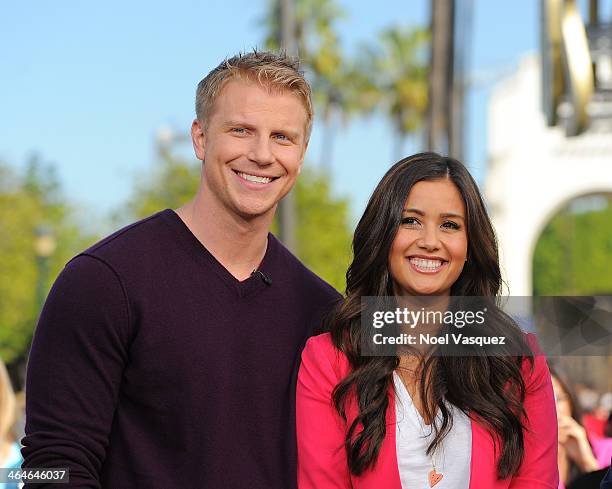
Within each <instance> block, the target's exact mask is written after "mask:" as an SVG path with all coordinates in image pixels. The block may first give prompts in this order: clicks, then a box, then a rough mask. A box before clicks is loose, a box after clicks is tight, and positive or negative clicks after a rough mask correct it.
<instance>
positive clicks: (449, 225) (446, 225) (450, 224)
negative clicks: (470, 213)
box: [442, 221, 461, 229]
mask: <svg viewBox="0 0 612 489" xmlns="http://www.w3.org/2000/svg"><path fill="white" fill-rule="evenodd" d="M442 227H444V228H446V229H459V228H460V227H461V226H459V224H457V223H456V222H453V221H446V222H445V223H444V224H442Z"/></svg>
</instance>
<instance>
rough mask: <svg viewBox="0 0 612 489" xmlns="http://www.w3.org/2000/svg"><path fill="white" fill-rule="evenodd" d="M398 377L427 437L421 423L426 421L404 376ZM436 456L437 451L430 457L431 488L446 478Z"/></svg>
mask: <svg viewBox="0 0 612 489" xmlns="http://www.w3.org/2000/svg"><path fill="white" fill-rule="evenodd" d="M397 375H398V377H399V380H400V382H401V383H402V385H403V387H404V390H405V391H406V393H407V394H408V396H409V397H410V399H411V401H412V407H413V408H414V411H415V413H416V415H417V418H418V422H419V426H420V429H421V434H422V435H423V436H425V430H424V426H423V425H422V424H421V421H423V422H424V421H425V420H424V419H422V416H421V415H420V413H419V411H418V409H417V408H416V405H415V404H414V400H413V399H412V395H411V394H410V391H409V389H408V386H407V385H406V383H405V382H404V379H403V376H402V374H401V373H400V372H399V371H398V372H397ZM432 423H435V419H434V420H433V421H432ZM434 456H435V450H434V453H432V454H431V456H430V457H429V459H430V460H431V470H430V471H429V474H428V475H427V479H428V481H429V487H433V486H435V485H436V484H437V483H438V482H440V481H441V480H442V478H443V477H444V474H443V473H442V472H438V471H437V469H436V464H435V462H434Z"/></svg>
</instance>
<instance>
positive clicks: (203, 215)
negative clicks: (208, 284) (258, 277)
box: [176, 194, 274, 281]
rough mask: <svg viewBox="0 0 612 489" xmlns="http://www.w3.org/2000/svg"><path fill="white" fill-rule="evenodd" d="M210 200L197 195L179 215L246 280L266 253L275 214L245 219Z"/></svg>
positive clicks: (223, 260)
mask: <svg viewBox="0 0 612 489" xmlns="http://www.w3.org/2000/svg"><path fill="white" fill-rule="evenodd" d="M207 200H208V199H203V198H202V197H201V195H200V194H198V195H197V196H196V197H195V199H194V200H193V201H191V202H189V203H188V204H185V205H184V206H182V207H180V208H179V209H177V210H176V213H177V214H178V215H179V217H180V218H181V219H182V220H183V222H184V223H185V225H186V226H187V227H188V228H189V230H190V231H191V232H192V233H193V235H194V236H195V237H196V238H198V240H199V241H200V243H202V244H203V245H204V247H205V248H206V249H207V250H208V251H209V252H210V253H211V254H212V255H213V256H214V257H215V259H216V260H217V261H218V262H220V263H221V264H222V265H223V266H224V267H225V269H226V270H227V271H228V272H230V273H231V274H232V275H233V276H234V277H236V279H238V280H240V281H242V280H245V279H246V278H248V277H249V276H250V275H251V272H252V271H253V270H255V269H257V268H258V267H259V265H260V263H261V261H262V260H263V257H264V256H265V254H266V249H267V245H268V239H267V238H268V232H269V229H270V225H271V224H272V218H273V217H274V214H273V212H271V213H270V215H269V216H268V215H266V216H261V217H257V218H254V219H250V220H245V219H242V218H240V217H239V216H236V215H233V214H232V213H230V212H228V211H227V209H225V208H223V207H221V206H218V207H219V208H217V206H216V205H215V204H216V203H215V202H208V201H207Z"/></svg>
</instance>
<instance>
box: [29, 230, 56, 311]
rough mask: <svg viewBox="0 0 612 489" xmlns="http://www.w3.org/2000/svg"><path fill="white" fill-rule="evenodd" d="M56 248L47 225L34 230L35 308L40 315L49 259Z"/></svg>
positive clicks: (51, 232) (53, 237) (47, 276)
mask: <svg viewBox="0 0 612 489" xmlns="http://www.w3.org/2000/svg"><path fill="white" fill-rule="evenodd" d="M55 248H56V241H55V235H54V234H53V230H52V229H51V228H50V227H49V226H47V225H40V226H38V227H37V228H36V239H35V240H34V253H35V254H36V268H37V271H38V277H37V281H36V306H37V308H38V312H39V314H40V310H41V309H42V306H43V303H44V301H45V286H46V284H47V280H48V278H49V258H50V257H51V255H53V252H54V251H55Z"/></svg>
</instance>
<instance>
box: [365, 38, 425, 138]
mask: <svg viewBox="0 0 612 489" xmlns="http://www.w3.org/2000/svg"><path fill="white" fill-rule="evenodd" d="M429 39H430V34H429V31H428V30H426V29H422V28H404V27H392V28H390V29H387V30H385V31H383V32H382V33H381V34H380V37H379V42H377V43H375V44H370V45H365V46H364V48H363V51H364V57H363V60H364V61H363V66H362V68H361V71H362V72H364V73H369V74H370V77H371V85H373V86H374V87H376V91H377V100H376V104H375V105H374V106H376V107H377V108H379V109H383V110H384V111H385V113H386V115H387V116H388V117H389V118H390V120H391V121H392V124H393V127H394V129H395V132H396V135H397V138H398V141H397V142H396V145H397V146H398V147H400V146H401V142H402V140H403V139H405V138H406V136H407V135H408V134H409V133H411V132H415V131H418V130H419V129H420V128H421V126H422V123H423V121H424V119H425V115H426V113H427V104H428V74H429V64H428V59H427V53H428V49H429Z"/></svg>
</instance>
